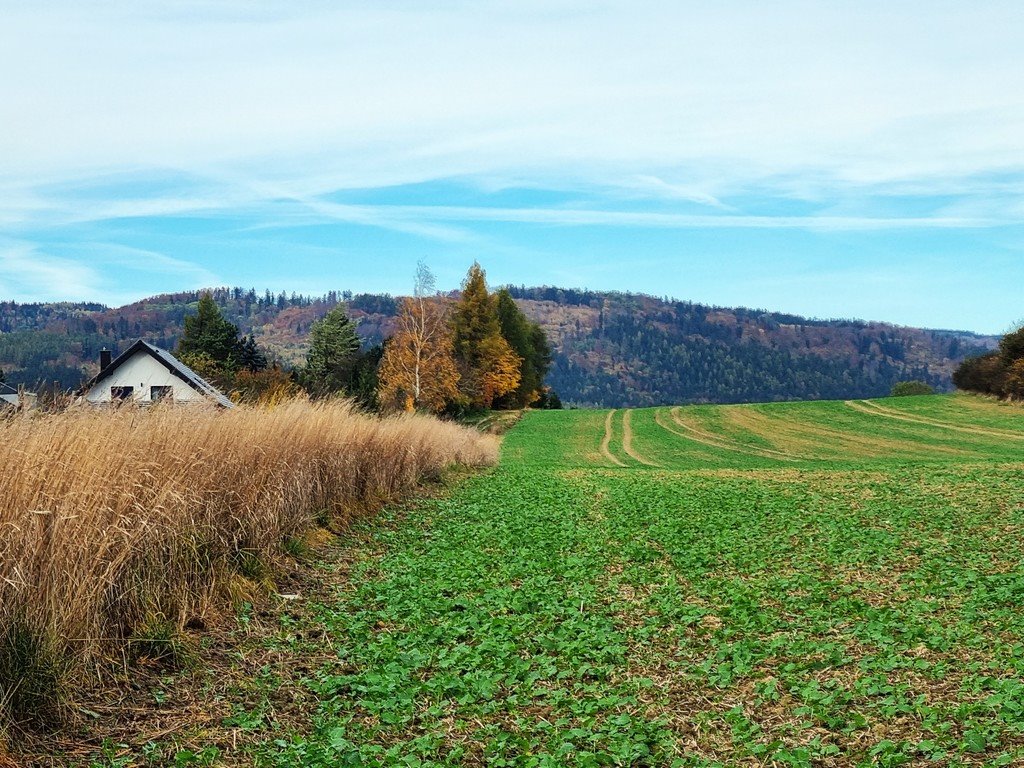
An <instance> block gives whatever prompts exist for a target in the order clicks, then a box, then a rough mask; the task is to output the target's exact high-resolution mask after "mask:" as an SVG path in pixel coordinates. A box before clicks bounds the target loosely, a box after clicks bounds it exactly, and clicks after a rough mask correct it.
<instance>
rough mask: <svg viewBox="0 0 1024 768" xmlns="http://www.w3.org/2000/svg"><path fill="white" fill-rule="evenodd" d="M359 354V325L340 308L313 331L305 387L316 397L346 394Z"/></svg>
mask: <svg viewBox="0 0 1024 768" xmlns="http://www.w3.org/2000/svg"><path fill="white" fill-rule="evenodd" d="M358 352H359V337H358V336H357V335H356V326H355V323H353V322H352V321H351V320H350V319H349V317H348V315H347V314H346V312H345V308H344V307H343V306H337V307H335V308H334V309H332V310H331V311H330V312H328V313H327V314H326V315H324V316H323V317H322V318H320V319H319V320H317V321H316V322H314V323H313V325H312V326H311V327H310V330H309V352H308V353H307V355H306V365H305V366H304V367H303V369H302V372H301V374H300V379H301V381H302V383H303V385H304V386H305V387H306V389H307V390H308V391H309V392H311V393H312V394H313V395H315V396H323V395H328V394H333V393H335V392H341V391H344V390H345V389H346V385H347V384H348V383H349V381H350V378H351V373H352V363H353V361H354V360H355V357H356V354H357V353H358Z"/></svg>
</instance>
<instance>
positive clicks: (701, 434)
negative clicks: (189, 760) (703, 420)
mask: <svg viewBox="0 0 1024 768" xmlns="http://www.w3.org/2000/svg"><path fill="white" fill-rule="evenodd" d="M669 414H670V415H671V416H672V421H673V423H674V424H675V425H676V426H678V427H679V429H681V430H683V431H682V432H680V431H679V430H677V429H674V428H673V427H672V426H670V425H669V424H666V423H665V421H664V420H663V419H662V418H661V416H662V412H661V411H658V413H657V414H656V415H655V417H654V420H655V421H656V422H657V423H658V426H660V427H661V428H662V429H664V430H666V431H668V432H671V433H672V434H674V435H677V436H678V437H684V438H686V439H687V440H692V441H693V442H695V443H701V444H702V445H707V446H709V447H711V448H720V449H722V450H724V451H735V452H736V453H745V454H747V455H748V456H758V457H760V458H762V459H777V460H779V461H800V460H801V459H800V458H799V457H796V456H792V455H790V454H788V453H783V452H782V451H775V450H772V449H771V448H755V447H753V446H749V445H743V444H742V443H737V442H735V441H734V440H730V439H729V438H727V437H723V436H721V435H715V434H712V433H711V432H705V431H703V430H700V429H697V428H696V427H694V426H693V425H691V424H687V423H686V422H685V421H683V417H682V416H681V415H680V414H679V406H676V407H675V408H671V409H670V410H669Z"/></svg>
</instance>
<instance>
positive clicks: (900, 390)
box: [889, 380, 935, 397]
mask: <svg viewBox="0 0 1024 768" xmlns="http://www.w3.org/2000/svg"><path fill="white" fill-rule="evenodd" d="M934 394H935V390H934V389H932V387H931V385H930V384H926V383H925V382H923V381H917V380H913V381H899V382H896V384H894V385H893V388H892V391H891V392H890V393H889V396H890V397H906V396H908V395H934Z"/></svg>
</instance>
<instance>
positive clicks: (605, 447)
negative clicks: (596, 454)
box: [601, 408, 626, 467]
mask: <svg viewBox="0 0 1024 768" xmlns="http://www.w3.org/2000/svg"><path fill="white" fill-rule="evenodd" d="M614 415H615V409H614V408H612V409H611V410H610V411H608V418H606V419H605V420H604V440H602V441H601V455H602V456H604V457H605V458H606V459H608V461H610V462H611V463H612V464H615V465H617V466H620V467H624V466H626V464H625V462H623V461H620V460H619V459H618V458H616V457H615V456H614V455H613V454H612V452H611V449H610V448H609V446H610V445H611V442H612V416H614Z"/></svg>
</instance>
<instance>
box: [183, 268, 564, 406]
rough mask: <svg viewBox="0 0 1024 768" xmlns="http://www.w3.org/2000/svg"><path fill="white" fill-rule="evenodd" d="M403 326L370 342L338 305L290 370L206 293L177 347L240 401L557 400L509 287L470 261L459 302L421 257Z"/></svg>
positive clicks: (547, 362) (402, 303) (545, 351)
mask: <svg viewBox="0 0 1024 768" xmlns="http://www.w3.org/2000/svg"><path fill="white" fill-rule="evenodd" d="M395 308H396V310H397V330H396V332H395V333H394V334H393V335H392V336H391V337H389V338H388V339H386V340H385V341H384V343H383V344H377V345H372V346H369V347H368V348H364V347H363V345H362V342H361V340H360V338H359V336H358V334H357V333H356V324H355V323H354V322H353V321H352V320H351V319H350V318H349V317H348V314H347V311H346V307H345V305H344V304H338V305H337V306H335V307H334V308H333V309H331V310H330V311H328V312H327V313H326V314H325V315H324V316H323V317H321V318H320V319H319V320H316V321H315V322H314V323H313V324H312V326H311V327H310V331H309V351H308V353H307V355H306V360H305V363H304V364H303V365H300V366H296V367H294V368H292V369H291V370H285V369H284V367H283V366H282V365H281V364H280V363H279V362H277V361H272V360H271V359H270V357H269V356H268V354H267V353H266V352H265V351H264V350H262V349H261V348H260V346H259V344H257V342H256V340H255V337H254V336H253V335H252V334H249V335H247V336H243V335H241V334H240V332H239V329H238V326H237V325H235V324H234V323H232V322H230V321H229V320H227V319H226V318H225V317H224V316H223V314H222V313H221V311H220V309H219V307H218V306H217V303H216V302H215V301H214V299H213V297H212V296H211V295H210V294H209V293H206V294H203V295H202V296H201V297H200V299H199V302H198V305H197V311H196V314H194V315H188V316H186V317H185V318H184V332H183V333H182V336H181V339H180V341H179V342H178V345H177V347H176V349H175V352H176V354H177V355H178V357H179V359H181V361H182V362H183V363H185V364H186V365H188V366H189V367H190V368H192V369H193V370H194V371H196V373H198V374H199V375H201V376H203V377H204V378H208V379H210V380H211V381H213V382H214V383H216V384H218V385H219V386H221V387H223V388H225V389H227V390H229V391H231V392H232V393H233V394H234V396H235V397H236V398H237V399H241V400H257V401H268V400H275V399H280V398H283V397H287V396H291V395H294V394H297V393H298V392H300V391H303V390H304V391H305V392H307V393H308V394H309V395H310V396H312V397H314V398H319V397H327V396H333V395H338V394H342V395H346V396H348V397H352V398H353V399H355V400H356V401H357V402H359V403H360V404H361V405H362V406H364V407H366V408H369V409H373V410H384V411H401V410H404V411H414V410H420V411H429V412H432V413H438V414H448V415H459V414H463V413H466V412H471V411H478V410H486V409H491V408H493V409H513V408H525V407H527V406H533V407H542V408H548V407H561V403H560V401H559V399H558V396H557V395H556V394H554V393H553V392H550V391H549V390H548V389H547V388H546V387H545V386H544V378H545V376H546V375H547V372H548V369H549V368H550V366H551V347H550V345H549V344H548V340H547V336H546V335H545V333H544V331H543V329H542V328H541V327H540V325H538V324H537V323H534V322H532V321H530V320H529V319H527V317H526V316H525V315H524V314H523V313H522V311H521V310H520V309H519V307H518V306H517V305H516V303H515V300H514V299H513V298H512V296H511V294H510V293H509V292H508V291H507V290H504V289H502V290H499V291H497V292H496V293H491V292H490V291H489V289H488V287H487V282H486V276H485V273H484V270H483V269H482V268H481V267H480V265H479V264H476V263H474V264H473V266H472V267H471V268H470V270H469V272H468V274H467V276H466V280H465V281H464V282H463V285H462V291H461V294H460V295H459V298H458V299H454V298H451V297H449V296H444V295H442V294H439V293H438V292H437V291H436V290H435V281H434V277H433V275H432V274H431V272H430V270H429V269H428V268H427V267H426V266H425V265H424V264H422V263H421V264H420V265H419V266H418V268H417V272H416V279H415V284H414V289H413V295H412V296H411V297H405V298H402V299H400V300H399V301H398V303H397V306H396V307H395Z"/></svg>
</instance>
